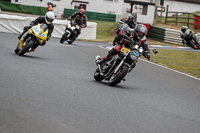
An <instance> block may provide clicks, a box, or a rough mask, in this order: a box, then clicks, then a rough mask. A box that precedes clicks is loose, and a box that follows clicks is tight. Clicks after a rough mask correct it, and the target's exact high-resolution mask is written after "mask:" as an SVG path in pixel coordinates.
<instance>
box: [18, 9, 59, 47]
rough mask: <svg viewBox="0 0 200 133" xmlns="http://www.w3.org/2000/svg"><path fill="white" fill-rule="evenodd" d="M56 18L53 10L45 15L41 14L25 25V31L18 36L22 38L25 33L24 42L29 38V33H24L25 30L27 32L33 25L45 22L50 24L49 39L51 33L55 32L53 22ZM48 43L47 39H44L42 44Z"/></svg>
mask: <svg viewBox="0 0 200 133" xmlns="http://www.w3.org/2000/svg"><path fill="white" fill-rule="evenodd" d="M54 19H55V15H54V13H53V12H52V11H48V12H47V13H46V14H45V16H40V17H38V18H37V19H36V20H35V21H32V22H31V24H30V26H25V27H24V31H23V33H22V34H20V35H19V36H18V38H19V39H20V38H21V37H22V35H23V37H24V42H25V40H26V39H27V34H28V33H27V34H24V33H25V32H27V31H28V30H29V29H30V28H31V27H32V26H34V25H37V24H38V23H44V24H46V25H47V26H48V35H47V41H48V40H49V39H50V37H51V34H52V32H53V29H54V24H53V23H52V22H53V20H54ZM45 44H46V41H44V42H43V43H42V44H41V46H44V45H45Z"/></svg>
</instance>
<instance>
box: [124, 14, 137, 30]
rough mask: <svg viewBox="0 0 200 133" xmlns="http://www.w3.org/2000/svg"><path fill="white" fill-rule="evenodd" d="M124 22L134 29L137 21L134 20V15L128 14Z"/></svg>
mask: <svg viewBox="0 0 200 133" xmlns="http://www.w3.org/2000/svg"><path fill="white" fill-rule="evenodd" d="M124 23H126V24H127V25H128V26H129V27H130V28H131V29H134V28H135V26H136V25H137V23H136V22H135V20H134V16H129V17H128V19H127V20H126V21H125V22H124Z"/></svg>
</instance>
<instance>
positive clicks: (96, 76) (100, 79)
mask: <svg viewBox="0 0 200 133" xmlns="http://www.w3.org/2000/svg"><path fill="white" fill-rule="evenodd" d="M94 79H95V80H96V81H99V82H100V81H102V80H103V79H104V77H103V76H101V75H100V71H99V69H97V70H96V71H95V73H94Z"/></svg>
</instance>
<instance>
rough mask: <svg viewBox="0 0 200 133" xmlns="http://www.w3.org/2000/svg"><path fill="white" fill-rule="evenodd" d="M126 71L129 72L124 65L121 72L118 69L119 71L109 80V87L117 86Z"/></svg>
mask: <svg viewBox="0 0 200 133" xmlns="http://www.w3.org/2000/svg"><path fill="white" fill-rule="evenodd" d="M128 70H129V68H128V66H125V65H124V66H123V68H122V70H121V71H120V69H119V71H118V72H117V73H116V74H115V75H113V76H112V77H111V78H110V79H109V81H108V84H109V86H115V85H117V84H118V83H119V82H120V81H121V80H122V79H123V78H124V77H125V76H126V74H127V73H128Z"/></svg>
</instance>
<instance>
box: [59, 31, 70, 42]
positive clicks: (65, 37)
mask: <svg viewBox="0 0 200 133" xmlns="http://www.w3.org/2000/svg"><path fill="white" fill-rule="evenodd" d="M68 34H69V33H67V32H65V33H64V34H63V35H62V37H61V39H60V43H64V41H65V40H67V36H68Z"/></svg>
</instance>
